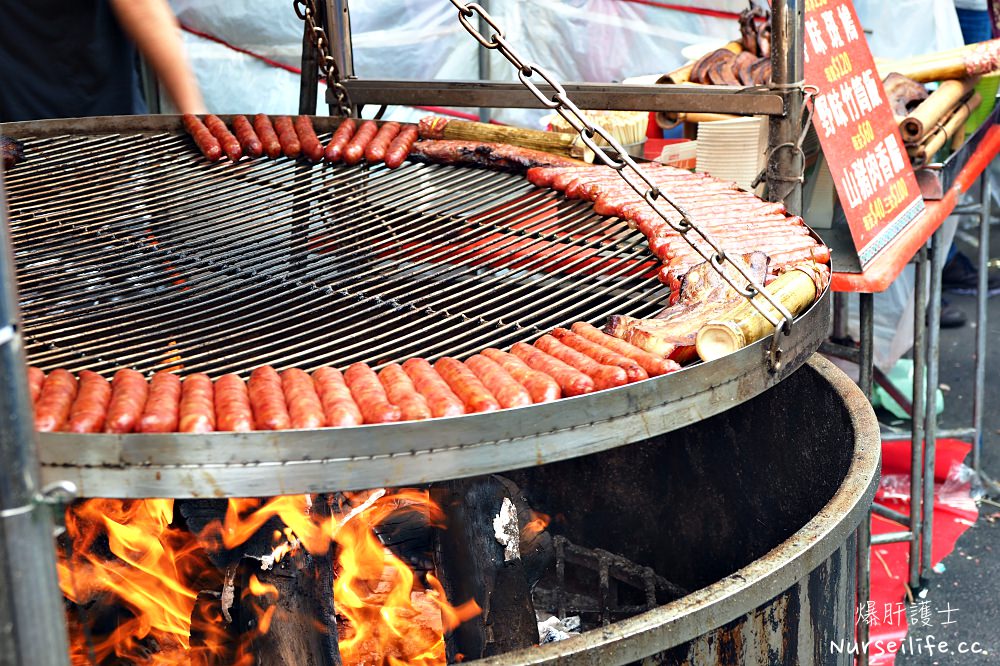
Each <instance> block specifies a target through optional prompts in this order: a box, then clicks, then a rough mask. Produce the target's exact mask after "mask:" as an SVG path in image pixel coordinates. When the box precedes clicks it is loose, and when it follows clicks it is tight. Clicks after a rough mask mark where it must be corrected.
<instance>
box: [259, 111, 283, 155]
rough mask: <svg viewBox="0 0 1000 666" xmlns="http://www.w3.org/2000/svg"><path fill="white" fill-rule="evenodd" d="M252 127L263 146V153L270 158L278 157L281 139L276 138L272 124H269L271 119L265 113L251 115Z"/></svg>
mask: <svg viewBox="0 0 1000 666" xmlns="http://www.w3.org/2000/svg"><path fill="white" fill-rule="evenodd" d="M253 129H254V131H255V132H257V138H259V139H260V143H261V145H262V146H263V147H264V154H265V155H267V156H268V157H270V158H271V159H272V160H273V159H277V158H278V157H280V156H281V141H279V140H278V135H277V133H276V132H275V131H274V125H272V124H271V119H270V118H268V116H267V114H265V113H258V114H257V115H256V116H254V117H253Z"/></svg>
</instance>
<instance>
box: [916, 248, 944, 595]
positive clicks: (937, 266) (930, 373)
mask: <svg viewBox="0 0 1000 666" xmlns="http://www.w3.org/2000/svg"><path fill="white" fill-rule="evenodd" d="M941 238H942V236H941V232H940V231H937V232H935V233H934V236H933V238H932V240H931V288H930V294H929V297H928V298H929V305H930V307H929V308H928V315H927V317H928V321H927V384H926V398H925V400H926V403H925V405H926V406H925V414H924V439H925V443H924V484H923V485H924V488H923V490H924V501H923V513H924V525H923V530H922V533H921V543H920V554H921V560H922V562H923V564H922V573H923V575H924V576H926V575H927V573H928V572H929V570H930V568H931V564H932V563H931V542H932V540H933V537H932V535H933V529H934V455H935V452H936V449H937V446H936V444H937V441H936V438H937V413H936V412H935V409H934V405H935V397H936V394H937V386H938V356H939V353H940V347H941V328H940V323H941V270H942V268H944V257H945V252H946V251H947V249H948V248H946V247H945V246H944V243H943V242H942V240H941ZM918 376H919V375H918Z"/></svg>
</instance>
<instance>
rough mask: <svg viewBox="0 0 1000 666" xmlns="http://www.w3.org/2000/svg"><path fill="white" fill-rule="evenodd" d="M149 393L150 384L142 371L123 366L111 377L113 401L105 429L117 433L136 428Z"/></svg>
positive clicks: (109, 408) (109, 407)
mask: <svg viewBox="0 0 1000 666" xmlns="http://www.w3.org/2000/svg"><path fill="white" fill-rule="evenodd" d="M148 395H149V384H147V383H146V378H145V377H143V376H142V373H141V372H136V371H135V370H130V369H129V368H123V369H121V370H119V371H118V372H116V373H115V376H114V377H113V378H112V379H111V403H110V404H109V405H108V418H107V419H106V420H105V421H104V431H105V432H111V433H116V434H121V433H127V432H132V431H133V430H135V428H136V425H137V424H138V423H139V419H140V418H141V417H142V410H143V408H144V407H145V406H146V397H147V396H148Z"/></svg>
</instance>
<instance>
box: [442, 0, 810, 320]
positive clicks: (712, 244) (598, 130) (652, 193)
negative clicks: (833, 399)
mask: <svg viewBox="0 0 1000 666" xmlns="http://www.w3.org/2000/svg"><path fill="white" fill-rule="evenodd" d="M451 4H453V5H454V6H455V7H456V8H457V9H458V21H459V23H461V24H462V27H464V28H465V29H466V31H468V33H469V34H470V35H472V36H473V37H474V38H475V39H476V41H477V42H479V43H480V44H481V45H482V46H483V47H484V48H487V49H490V50H496V51H498V52H499V53H500V55H502V56H503V57H504V58H506V59H507V60H508V61H510V63H511V64H512V65H514V67H516V68H517V78H518V80H520V82H521V83H522V84H523V85H524V86H525V87H526V88H527V89H528V90H530V91H531V93H532V94H533V95H534V96H535V97H536V98H537V99H538V101H539V102H541V103H542V105H544V106H545V108H547V109H551V110H553V111H555V112H556V113H558V114H559V115H560V116H562V117H563V119H565V120H566V122H567V123H569V124H570V126H571V127H572V128H573V129H574V130H576V131H577V132H579V133H580V138H581V139H582V141H583V143H584V145H586V146H587V147H588V148H590V149H591V150H592V151H594V154H595V155H596V156H597V157H598V158H599V159H600V160H601V161H602V162H603V163H604V164H606V165H608V166H609V167H611V168H612V169H614V170H615V171H617V172H618V174H619V175H620V176H621V177H622V178H624V179H625V182H626V183H628V184H629V186H630V187H631V188H632V189H633V190H635V192H636V194H638V195H639V196H640V197H642V199H643V200H644V201H645V202H646V203H648V204H649V205H650V206H651V207H652V208H653V210H655V211H656V213H657V214H659V216H660V217H661V218H663V220H664V221H665V222H666V223H667V224H668V225H669V226H670V228H671V229H673V230H674V231H676V232H677V233H678V234H680V235H681V237H682V238H684V240H686V241H687V242H688V244H689V245H690V246H691V247H692V248H694V250H695V252H697V253H698V255H699V256H701V258H702V259H704V260H705V261H707V262H709V263H710V264H711V265H712V268H714V269H715V270H716V271H717V272H718V273H719V275H720V276H721V277H722V279H723V280H725V282H726V283H727V284H728V285H729V286H730V287H732V288H733V289H735V290H736V291H737V292H738V293H739V294H741V295H742V296H744V297H746V298H747V299H749V300H750V303H751V304H752V305H753V306H754V307H755V308H756V309H757V310H758V311H759V312H760V314H761V315H762V316H763V317H764V318H765V319H766V320H767V321H768V322H770V324H771V325H772V326H774V327H775V329H776V332H777V331H783V332H784V333H785V334H788V333H790V332H791V330H792V315H791V313H790V312H789V311H788V309H787V308H785V306H784V305H782V303H781V301H779V300H778V299H776V298H775V297H774V296H773V295H772V294H770V293H769V292H768V291H767V290H766V289H765V288H764V287H763V285H760V284H757V283H756V282H755V281H754V279H753V278H752V277H751V275H750V273H749V270H748V269H747V268H746V267H745V266H744V265H743V264H742V262H739V261H733V260H732V259H731V258H729V257H728V256H727V255H726V251H725V250H724V249H723V248H722V247H720V246H719V244H718V243H717V242H716V241H715V240H713V239H712V237H711V236H709V234H707V233H706V232H705V231H704V230H703V229H701V228H699V227H698V225H696V224H695V223H694V221H692V220H691V217H690V216H689V215H688V213H687V211H686V210H684V208H683V207H682V206H680V205H679V204H678V203H676V202H674V201H672V200H671V199H670V197H668V196H667V195H666V194H664V193H663V192H661V191H660V189H659V188H658V187H657V186H656V183H654V182H653V180H652V179H651V178H650V177H649V176H648V175H646V174H645V173H644V172H643V171H642V170H641V169H640V168H639V167H638V165H636V163H635V162H634V161H633V160H632V158H631V157H629V155H628V152H627V151H626V150H625V149H624V148H623V147H622V146H621V144H619V143H618V141H617V140H616V139H615V138H614V137H613V136H612V135H611V134H610V133H609V132H608V131H607V130H605V129H604V128H603V127H601V126H600V125H595V124H593V123H591V122H590V121H589V120H588V119H587V118H586V117H585V116H584V115H583V112H582V111H581V110H580V109H579V107H577V106H576V104H574V103H573V101H572V100H570V99H569V97H568V96H567V94H566V89H565V88H563V86H562V84H560V83H559V81H557V80H556V79H555V77H554V76H553V75H552V74H551V73H550V72H548V71H547V70H545V69H544V68H542V67H540V66H539V65H537V64H535V63H530V62H526V61H525V60H523V59H522V58H521V57H520V56H519V55H518V54H517V53H516V52H515V51H514V49H513V48H511V46H510V44H509V43H508V42H507V39H506V37H505V35H504V31H503V30H501V29H500V26H499V25H497V22H496V20H494V18H493V17H492V16H491V15H490V14H489V12H487V11H486V10H485V9H484V8H483V7H482V6H480V5H479V4H476V3H469V4H465V3H463V2H461V0H451ZM476 15H478V16H479V18H480V19H482V20H483V21H484V22H485V23H486V25H488V26H489V27H490V28H491V29H492V33H493V34H492V35H491V36H490V38H489V39H487V38H486V37H485V36H483V34H482V33H481V32H480V31H479V30H478V28H476V27H475V26H474V25H473V24H472V21H470V19H471V18H473V17H474V16H476ZM535 74H537V75H538V76H539V77H540V78H541V79H542V81H544V82H545V84H546V85H548V86H549V87H550V88H552V89H553V90H554V91H555V92H554V94H553V95H552V96H551V97H548V96H547V95H546V94H545V93H543V92H542V91H541V90H540V89H539V87H538V84H537V83H536V82H535V81H533V80H532V77H533V76H534V75H535ZM595 137H600V138H601V139H604V141H606V142H607V145H608V146H609V147H610V148H611V149H613V150H614V151H615V152H617V153H618V159H615V158H613V157H611V156H610V155H608V153H607V152H605V150H604V149H603V148H602V147H601V146H599V145H597V142H596V141H595ZM626 167H627V168H626ZM660 199H662V200H663V201H665V202H666V203H667V204H669V205H670V207H671V208H673V209H674V210H675V211H676V213H677V215H679V216H680V219H679V220H678V219H673V218H672V217H671V216H670V215H668V214H667V213H666V212H664V210H663V208H662V207H661V206H660V205H659V203H658V200H660ZM691 234H693V235H694V236H696V237H697V238H698V239H700V240H701V241H702V242H703V243H704V244H705V245H707V246H708V247H709V248H711V251H708V250H705V249H704V248H703V247H701V245H700V244H696V243H695V240H692V238H690V237H689V235H691ZM727 263H728V264H729V265H730V266H732V267H733V268H734V269H735V270H736V271H737V272H738V273H739V274H740V276H742V277H743V279H745V280H746V281H747V285H746V286H745V287H739V286H737V285H736V283H734V282H733V280H732V279H731V278H730V277H729V275H727V274H726V271H725V266H726V264H727ZM758 294H759V295H761V296H762V297H763V298H764V299H765V300H766V301H767V302H768V303H770V304H771V306H772V307H773V308H774V309H775V310H776V311H777V313H778V315H779V316H778V317H775V316H774V315H772V314H771V312H769V311H768V310H767V309H766V307H765V306H763V305H762V304H760V303H758V302H757V301H756V300H755V299H754V297H755V296H757V295H758Z"/></svg>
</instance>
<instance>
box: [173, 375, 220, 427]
mask: <svg viewBox="0 0 1000 666" xmlns="http://www.w3.org/2000/svg"><path fill="white" fill-rule="evenodd" d="M178 411H179V414H180V416H179V418H178V429H179V430H180V431H181V432H212V431H213V430H215V387H214V386H213V385H212V380H211V379H209V377H208V375H206V374H204V373H201V372H198V373H195V374H193V375H188V376H187V377H185V378H184V382H183V383H182V384H181V404H180V409H179V410H178Z"/></svg>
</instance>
